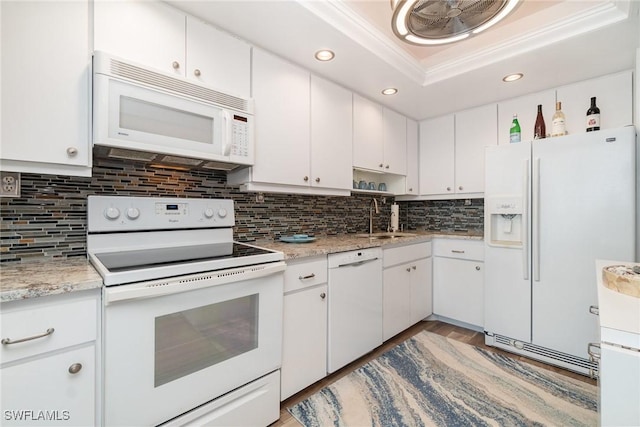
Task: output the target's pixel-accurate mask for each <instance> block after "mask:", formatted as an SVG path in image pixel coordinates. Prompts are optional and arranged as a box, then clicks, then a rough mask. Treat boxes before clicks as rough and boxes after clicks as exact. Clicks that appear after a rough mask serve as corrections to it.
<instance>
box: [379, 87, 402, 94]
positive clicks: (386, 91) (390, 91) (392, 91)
mask: <svg viewBox="0 0 640 427" xmlns="http://www.w3.org/2000/svg"><path fill="white" fill-rule="evenodd" d="M396 93H398V89H396V88H395V87H388V88H386V89H384V90H383V91H382V94H383V95H395V94H396Z"/></svg>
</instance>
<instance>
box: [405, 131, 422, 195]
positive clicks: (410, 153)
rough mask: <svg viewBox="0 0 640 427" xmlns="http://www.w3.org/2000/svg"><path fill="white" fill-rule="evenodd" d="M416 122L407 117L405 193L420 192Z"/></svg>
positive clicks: (414, 193) (415, 193) (413, 193)
mask: <svg viewBox="0 0 640 427" xmlns="http://www.w3.org/2000/svg"><path fill="white" fill-rule="evenodd" d="M418 164H419V159H418V122H416V121H413V120H409V119H407V185H406V194H411V195H417V194H420V187H419V179H420V176H419V175H418Z"/></svg>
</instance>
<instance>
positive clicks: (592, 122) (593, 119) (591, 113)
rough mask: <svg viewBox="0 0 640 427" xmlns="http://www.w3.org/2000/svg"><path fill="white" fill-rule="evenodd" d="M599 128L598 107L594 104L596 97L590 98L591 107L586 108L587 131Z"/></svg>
mask: <svg viewBox="0 0 640 427" xmlns="http://www.w3.org/2000/svg"><path fill="white" fill-rule="evenodd" d="M595 130H600V109H599V108H598V107H597V106H596V97H595V96H594V97H593V98H591V107H589V109H588V110H587V132H593V131H595Z"/></svg>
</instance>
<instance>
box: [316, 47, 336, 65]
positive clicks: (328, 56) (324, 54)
mask: <svg viewBox="0 0 640 427" xmlns="http://www.w3.org/2000/svg"><path fill="white" fill-rule="evenodd" d="M335 56H336V54H335V53H333V51H331V50H329V49H322V50H319V51H317V52H316V54H315V57H316V59H317V60H318V61H323V62H324V61H331V60H332V59H333V58H335Z"/></svg>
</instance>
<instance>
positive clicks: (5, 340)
mask: <svg viewBox="0 0 640 427" xmlns="http://www.w3.org/2000/svg"><path fill="white" fill-rule="evenodd" d="M54 331H55V329H53V328H49V329H47V331H46V332H44V333H42V334H39V335H34V336H32V337H27V338H21V339H19V340H12V339H11V338H2V341H0V342H2V344H5V345H9V344H18V343H21V342H25V341H31V340H37V339H38V338H44V337H46V336H49V335H51V334H52V333H53V332H54Z"/></svg>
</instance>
